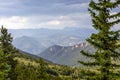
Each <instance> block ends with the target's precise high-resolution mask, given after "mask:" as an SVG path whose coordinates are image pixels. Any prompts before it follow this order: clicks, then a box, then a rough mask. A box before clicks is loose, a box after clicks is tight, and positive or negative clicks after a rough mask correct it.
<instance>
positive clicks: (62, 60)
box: [39, 42, 94, 66]
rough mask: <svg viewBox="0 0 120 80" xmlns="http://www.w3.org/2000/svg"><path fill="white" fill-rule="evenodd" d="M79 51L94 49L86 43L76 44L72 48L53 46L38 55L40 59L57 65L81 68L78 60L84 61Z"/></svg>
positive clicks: (84, 58)
mask: <svg viewBox="0 0 120 80" xmlns="http://www.w3.org/2000/svg"><path fill="white" fill-rule="evenodd" d="M81 50H87V51H90V52H91V51H94V48H93V47H92V46H90V45H89V44H88V43H87V42H84V43H81V44H76V45H74V46H65V47H64V46H59V45H54V46H51V47H49V48H48V49H46V50H45V51H43V52H42V53H40V54H39V56H40V57H42V58H44V59H47V60H49V61H52V62H54V63H57V64H62V65H68V66H81V64H79V63H78V61H79V60H86V57H84V56H83V55H82V54H80V51H81Z"/></svg>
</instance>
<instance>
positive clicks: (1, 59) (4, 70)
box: [0, 48, 10, 80]
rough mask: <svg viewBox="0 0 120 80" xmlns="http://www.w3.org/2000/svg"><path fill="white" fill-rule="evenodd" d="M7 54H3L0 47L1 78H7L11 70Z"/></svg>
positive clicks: (5, 79) (3, 79) (0, 79)
mask: <svg viewBox="0 0 120 80" xmlns="http://www.w3.org/2000/svg"><path fill="white" fill-rule="evenodd" d="M6 60H7V55H6V54H3V51H2V49H1V48H0V80H7V79H8V78H7V76H8V72H9V70H10V65H8V64H7V62H6Z"/></svg>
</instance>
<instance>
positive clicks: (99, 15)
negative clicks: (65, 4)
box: [79, 0, 120, 80]
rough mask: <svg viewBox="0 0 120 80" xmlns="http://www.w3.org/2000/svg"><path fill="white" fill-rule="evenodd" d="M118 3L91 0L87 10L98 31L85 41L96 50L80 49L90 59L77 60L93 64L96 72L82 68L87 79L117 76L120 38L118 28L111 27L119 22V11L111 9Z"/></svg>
mask: <svg viewBox="0 0 120 80" xmlns="http://www.w3.org/2000/svg"><path fill="white" fill-rule="evenodd" d="M119 5H120V0H114V2H113V1H112V0H98V1H96V2H95V1H94V0H91V2H90V3H89V8H88V11H89V12H90V14H91V17H92V23H93V25H92V26H93V27H94V28H95V29H96V30H98V33H96V34H95V33H93V34H92V35H91V37H90V38H88V39H87V41H88V42H89V43H90V45H92V46H93V47H94V48H95V49H96V51H95V53H89V52H87V51H83V50H82V51H81V53H82V54H83V55H85V56H87V57H88V58H91V59H92V60H91V61H88V62H85V61H79V62H80V63H81V64H83V65H85V66H89V67H91V66H93V67H95V68H96V72H93V71H91V70H89V69H88V70H86V71H85V70H83V73H84V75H85V78H86V79H88V80H113V79H115V78H116V77H117V76H119V75H120V74H119V72H118V71H115V69H116V68H119V67H120V64H118V63H117V60H118V59H119V57H120V52H119V51H118V50H117V49H119V48H120V44H118V41H119V40H120V30H116V31H115V30H112V29H111V28H112V27H113V26H114V25H115V24H118V23H119V22H120V12H117V13H115V14H111V12H112V10H113V9H115V8H117V7H118V6H119Z"/></svg>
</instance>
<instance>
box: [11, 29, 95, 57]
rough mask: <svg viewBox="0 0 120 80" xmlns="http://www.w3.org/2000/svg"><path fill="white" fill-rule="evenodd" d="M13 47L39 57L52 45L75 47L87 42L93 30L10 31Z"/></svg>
mask: <svg viewBox="0 0 120 80" xmlns="http://www.w3.org/2000/svg"><path fill="white" fill-rule="evenodd" d="M9 32H10V33H12V36H13V38H14V40H13V45H14V46H15V47H16V48H18V49H20V50H23V51H25V52H28V53H31V54H35V55H38V54H39V53H41V52H42V51H44V50H45V49H47V48H48V47H50V46H52V45H60V46H73V45H75V44H79V43H82V42H84V41H85V39H86V38H87V37H89V36H90V34H91V33H95V32H96V31H95V30H93V29H84V28H83V29H81V28H65V29H63V30H52V29H10V30H9Z"/></svg>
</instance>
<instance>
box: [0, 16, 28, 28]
mask: <svg viewBox="0 0 120 80" xmlns="http://www.w3.org/2000/svg"><path fill="white" fill-rule="evenodd" d="M26 23H27V19H26V18H25V17H19V16H12V17H3V18H0V25H3V26H5V27H6V28H13V29H18V28H25V25H26Z"/></svg>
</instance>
